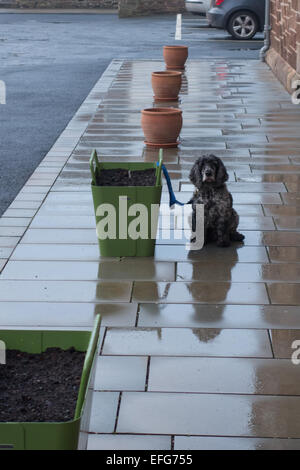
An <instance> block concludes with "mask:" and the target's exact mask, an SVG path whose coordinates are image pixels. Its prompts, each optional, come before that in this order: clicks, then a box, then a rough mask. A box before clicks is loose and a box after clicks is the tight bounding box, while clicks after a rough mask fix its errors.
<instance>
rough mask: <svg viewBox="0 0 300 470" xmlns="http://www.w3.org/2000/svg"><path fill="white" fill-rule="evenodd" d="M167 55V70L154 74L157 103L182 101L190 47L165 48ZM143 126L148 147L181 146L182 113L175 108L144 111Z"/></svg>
mask: <svg viewBox="0 0 300 470" xmlns="http://www.w3.org/2000/svg"><path fill="white" fill-rule="evenodd" d="M163 55H164V59H165V63H166V68H167V70H166V71H163V72H153V73H152V88H153V91H154V100H155V101H156V102H174V101H178V95H179V92H180V88H181V85H182V71H183V70H184V68H185V62H186V60H187V57H188V48H187V46H164V50H163ZM141 124H142V128H143V131H144V135H145V144H146V145H147V147H154V148H156V147H157V148H170V147H177V145H178V144H179V142H178V136H179V134H180V131H181V128H182V111H181V109H178V108H175V107H156V108H148V109H143V110H142V121H141Z"/></svg>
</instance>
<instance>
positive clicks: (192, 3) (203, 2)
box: [185, 0, 210, 15]
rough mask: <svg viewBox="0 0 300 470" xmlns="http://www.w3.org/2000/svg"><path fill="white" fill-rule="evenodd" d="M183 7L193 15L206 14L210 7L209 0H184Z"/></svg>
mask: <svg viewBox="0 0 300 470" xmlns="http://www.w3.org/2000/svg"><path fill="white" fill-rule="evenodd" d="M185 8H186V10H187V11H189V12H190V13H193V14H194V15H206V12H207V11H208V10H209V8H210V0H186V1H185Z"/></svg>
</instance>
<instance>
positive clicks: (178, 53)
mask: <svg viewBox="0 0 300 470" xmlns="http://www.w3.org/2000/svg"><path fill="white" fill-rule="evenodd" d="M163 54H164V60H165V63H166V66H167V70H184V64H185V63H186V59H187V58H188V47H187V46H164V50H163Z"/></svg>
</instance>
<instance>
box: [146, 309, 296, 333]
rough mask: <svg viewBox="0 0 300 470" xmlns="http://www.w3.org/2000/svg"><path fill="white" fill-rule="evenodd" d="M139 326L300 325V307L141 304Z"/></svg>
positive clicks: (274, 326) (292, 326)
mask: <svg viewBox="0 0 300 470" xmlns="http://www.w3.org/2000/svg"><path fill="white" fill-rule="evenodd" d="M138 326H141V327H184V328H187V327H189V328H274V329H275V328H279V329H284V328H291V329H292V328H298V326H299V307H297V306H288V305H283V306H278V305H218V304H217V305H216V304H212V305H207V304H204V305H199V304H193V305H191V304H180V303H178V304H151V303H148V304H144V303H142V304H140V305H139V314H138Z"/></svg>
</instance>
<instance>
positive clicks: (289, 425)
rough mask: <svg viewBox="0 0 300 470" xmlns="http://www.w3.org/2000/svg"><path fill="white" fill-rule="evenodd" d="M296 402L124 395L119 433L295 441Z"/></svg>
mask: <svg viewBox="0 0 300 470" xmlns="http://www.w3.org/2000/svg"><path fill="white" fill-rule="evenodd" d="M299 401H300V397H275V396H270V397H266V396H261V397H259V396H249V395H248V396H247V395H207V394H184V393H180V394H176V393H154V392H153V393H149V392H148V393H145V392H144V393H142V392H125V393H123V396H122V400H121V406H120V412H119V418H118V425H117V432H121V433H128V432H133V433H151V434H157V433H158V432H160V434H188V435H190V434H192V435H193V434H194V435H204V436H205V435H206V436H232V437H237V436H245V437H280V438H285V437H290V438H295V437H297V436H299V432H300V424H299V423H300V422H299V419H298V418H299V411H298V410H299ZM270 418H272V419H270Z"/></svg>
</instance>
